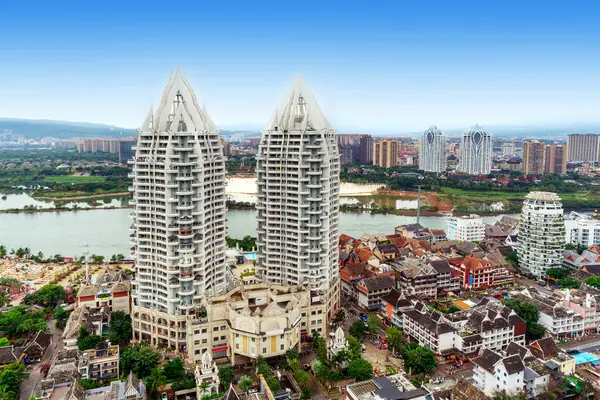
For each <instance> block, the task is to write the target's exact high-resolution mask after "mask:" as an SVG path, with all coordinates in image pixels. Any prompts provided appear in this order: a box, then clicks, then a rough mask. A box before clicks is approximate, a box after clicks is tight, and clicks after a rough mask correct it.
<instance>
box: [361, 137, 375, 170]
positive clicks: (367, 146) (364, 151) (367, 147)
mask: <svg viewBox="0 0 600 400" xmlns="http://www.w3.org/2000/svg"><path fill="white" fill-rule="evenodd" d="M372 162H373V138H372V137H371V135H362V136H361V138H360V151H359V156H358V163H359V164H361V165H366V164H371V163H372Z"/></svg>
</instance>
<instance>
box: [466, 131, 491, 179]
mask: <svg viewBox="0 0 600 400" xmlns="http://www.w3.org/2000/svg"><path fill="white" fill-rule="evenodd" d="M491 170H492V137H491V135H490V134H489V133H487V132H485V131H484V130H483V128H482V127H481V126H479V125H475V126H473V127H472V128H471V129H469V130H468V131H467V132H465V133H464V134H463V137H462V139H461V142H460V158H459V162H458V168H457V171H460V172H465V173H467V174H471V175H479V174H482V175H487V174H489V173H490V171H491Z"/></svg>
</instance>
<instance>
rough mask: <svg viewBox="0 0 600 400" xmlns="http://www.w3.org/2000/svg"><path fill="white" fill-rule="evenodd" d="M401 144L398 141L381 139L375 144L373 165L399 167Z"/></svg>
mask: <svg viewBox="0 0 600 400" xmlns="http://www.w3.org/2000/svg"><path fill="white" fill-rule="evenodd" d="M398 150H399V143H398V140H396V139H379V140H377V141H375V142H374V143H373V165H377V166H378V167H383V168H392V167H395V166H397V165H398Z"/></svg>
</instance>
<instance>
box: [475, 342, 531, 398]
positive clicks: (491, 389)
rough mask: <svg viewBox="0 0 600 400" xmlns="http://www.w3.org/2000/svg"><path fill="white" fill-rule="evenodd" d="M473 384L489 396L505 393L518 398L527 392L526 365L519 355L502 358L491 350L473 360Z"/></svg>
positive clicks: (485, 350)
mask: <svg viewBox="0 0 600 400" xmlns="http://www.w3.org/2000/svg"><path fill="white" fill-rule="evenodd" d="M473 364H474V367H473V383H474V385H475V386H476V387H477V388H478V389H480V390H481V391H483V392H484V393H485V394H486V395H488V396H493V395H494V394H495V393H498V392H505V393H506V394H507V395H509V396H516V395H517V394H519V393H521V392H523V391H524V390H525V383H524V374H525V365H524V364H523V361H522V360H521V357H519V355H517V354H514V355H511V356H508V357H502V356H501V355H500V354H498V353H495V352H494V351H492V350H490V349H484V350H483V352H482V354H481V356H479V357H477V358H475V359H474V360H473Z"/></svg>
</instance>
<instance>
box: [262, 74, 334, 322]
mask: <svg viewBox="0 0 600 400" xmlns="http://www.w3.org/2000/svg"><path fill="white" fill-rule="evenodd" d="M256 162H257V167H256V172H257V186H258V193H257V205H256V208H257V210H258V217H257V219H258V229H257V236H258V240H257V255H256V263H257V265H256V274H257V277H258V278H260V279H262V280H263V281H264V282H266V283H269V284H283V285H299V284H306V285H307V286H308V288H309V289H310V290H312V291H314V292H315V293H319V292H320V293H321V294H318V296H319V297H320V298H321V301H322V302H323V303H324V304H326V307H327V310H328V312H329V313H330V315H331V314H332V313H333V312H335V310H337V308H338V307H339V272H338V258H339V256H338V230H339V201H340V198H339V196H340V176H339V174H340V154H339V152H338V146H337V141H336V137H335V130H334V129H333V127H332V126H331V125H330V124H329V122H328V121H327V119H326V118H325V116H324V115H323V113H322V111H321V109H320V108H319V106H318V105H317V102H316V101H315V99H314V97H313V95H312V93H311V92H310V91H309V89H308V88H307V87H306V86H305V84H304V82H303V81H302V80H301V79H299V80H297V81H296V82H295V84H294V85H293V86H292V89H291V91H290V93H289V95H288V96H287V97H286V98H285V99H284V102H283V103H282V105H281V106H280V108H279V109H278V110H277V111H276V113H275V115H274V117H273V119H272V121H271V122H270V124H269V126H268V127H267V128H266V129H265V130H264V131H263V136H262V140H261V143H260V145H259V150H258V153H257V157H256Z"/></svg>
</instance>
